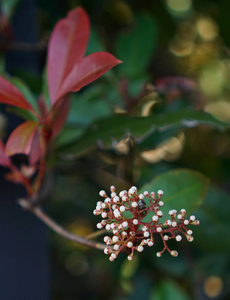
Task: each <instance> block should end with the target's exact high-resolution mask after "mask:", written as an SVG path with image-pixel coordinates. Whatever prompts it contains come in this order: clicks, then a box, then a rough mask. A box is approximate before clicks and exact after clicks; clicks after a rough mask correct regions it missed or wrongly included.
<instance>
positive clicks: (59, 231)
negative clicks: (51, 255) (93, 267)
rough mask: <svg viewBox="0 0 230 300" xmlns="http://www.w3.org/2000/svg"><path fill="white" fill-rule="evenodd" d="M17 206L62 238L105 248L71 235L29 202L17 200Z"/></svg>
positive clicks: (99, 244) (97, 247) (101, 248)
mask: <svg viewBox="0 0 230 300" xmlns="http://www.w3.org/2000/svg"><path fill="white" fill-rule="evenodd" d="M19 204H20V205H21V206H22V208H24V209H27V210H29V211H30V212H31V213H33V214H34V215H35V216H37V217H38V218H39V219H40V220H41V221H42V222H43V223H45V224H46V225H47V226H48V227H49V228H51V229H52V230H53V231H55V232H56V233H57V234H59V235H61V236H63V237H64V238H66V239H68V240H70V241H73V242H76V243H79V244H82V245H85V246H88V247H92V248H96V249H100V250H104V249H105V248H106V247H107V246H106V245H104V244H101V243H97V242H94V241H91V240H88V239H87V238H85V237H81V236H78V235H76V234H73V233H71V232H69V231H67V230H66V229H64V228H63V227H62V226H60V225H59V224H57V223H56V222H55V221H54V220H53V219H52V218H51V217H50V216H48V215H47V214H46V213H45V212H44V211H43V210H42V208H41V207H39V206H33V205H31V203H30V202H28V201H27V200H24V199H20V200H19Z"/></svg>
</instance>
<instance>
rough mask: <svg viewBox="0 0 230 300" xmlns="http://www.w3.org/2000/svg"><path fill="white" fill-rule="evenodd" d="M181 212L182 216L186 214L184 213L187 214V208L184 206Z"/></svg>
mask: <svg viewBox="0 0 230 300" xmlns="http://www.w3.org/2000/svg"><path fill="white" fill-rule="evenodd" d="M180 213H181V214H182V216H184V215H185V214H186V210H185V209H184V208H182V209H181V210H180Z"/></svg>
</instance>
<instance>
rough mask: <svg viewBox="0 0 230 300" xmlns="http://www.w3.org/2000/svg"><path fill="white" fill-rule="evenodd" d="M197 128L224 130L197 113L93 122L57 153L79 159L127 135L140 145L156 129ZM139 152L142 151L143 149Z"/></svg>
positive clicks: (219, 122)
mask: <svg viewBox="0 0 230 300" xmlns="http://www.w3.org/2000/svg"><path fill="white" fill-rule="evenodd" d="M199 125H207V126H210V127H213V128H217V129H221V130H224V129H226V128H228V125H227V124H226V123H223V122H221V121H219V120H217V119H215V118H214V117H213V116H212V115H210V114H207V113H203V112H199V111H188V110H183V111H177V112H173V113H165V114H164V115H153V116H150V117H129V116H124V115H117V116H113V117H110V118H104V119H101V120H99V121H97V122H94V123H93V124H91V125H90V126H89V127H88V128H87V129H86V131H85V133H84V134H83V135H82V137H81V138H80V139H77V140H75V141H73V142H72V143H70V144H68V145H66V146H65V147H63V148H62V149H61V152H62V153H65V154H71V155H73V156H79V155H82V154H83V153H86V152H88V151H91V150H93V149H95V148H96V147H97V145H103V146H104V147H112V145H113V143H114V142H116V141H119V140H120V139H121V138H123V137H124V136H126V135H127V134H131V135H132V136H133V137H134V138H135V139H136V143H137V144H140V143H141V142H143V141H144V140H145V139H146V138H147V137H148V136H150V135H151V134H152V133H154V132H155V131H156V130H159V129H160V130H161V131H163V130H168V129H173V128H175V129H177V128H179V127H188V128H192V127H196V126H199ZM147 144H149V143H147ZM146 147H147V146H146ZM141 148H142V150H144V149H143V147H141Z"/></svg>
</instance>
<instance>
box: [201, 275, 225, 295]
mask: <svg viewBox="0 0 230 300" xmlns="http://www.w3.org/2000/svg"><path fill="white" fill-rule="evenodd" d="M223 285H224V284H223V280H222V279H221V278H220V277H217V276H210V277H208V278H207V279H206V280H205V282H204V292H205V294H206V295H207V296H208V297H209V298H216V297H217V296H219V295H220V293H221V292H222V290H223Z"/></svg>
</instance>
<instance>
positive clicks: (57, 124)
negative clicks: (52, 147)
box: [50, 96, 70, 139]
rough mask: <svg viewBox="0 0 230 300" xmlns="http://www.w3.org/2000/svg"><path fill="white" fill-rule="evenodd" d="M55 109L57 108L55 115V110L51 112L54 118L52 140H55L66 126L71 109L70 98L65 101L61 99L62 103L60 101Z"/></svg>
mask: <svg viewBox="0 0 230 300" xmlns="http://www.w3.org/2000/svg"><path fill="white" fill-rule="evenodd" d="M56 106H58V107H56ZM54 108H55V110H54V111H55V112H54V115H53V110H51V112H50V116H52V118H53V121H52V124H51V130H52V139H54V138H55V137H56V136H57V135H58V133H59V132H60V131H61V129H62V128H63V126H64V125H65V122H66V119H67V117H68V113H69V108H70V97H69V96H66V97H65V98H64V99H61V101H58V102H57V105H55V106H54Z"/></svg>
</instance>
